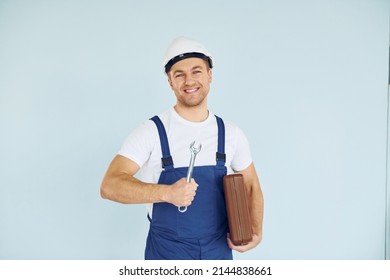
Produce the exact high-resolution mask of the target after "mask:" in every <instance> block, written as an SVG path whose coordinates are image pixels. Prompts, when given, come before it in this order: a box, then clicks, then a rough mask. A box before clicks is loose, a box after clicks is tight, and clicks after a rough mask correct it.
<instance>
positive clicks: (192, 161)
mask: <svg viewBox="0 0 390 280" xmlns="http://www.w3.org/2000/svg"><path fill="white" fill-rule="evenodd" d="M201 149H202V144H199V146H197V147H195V141H193V142H192V143H191V145H190V151H191V159H190V165H189V167H188V172H187V178H186V181H187V183H189V182H191V179H192V172H193V171H194V165H195V158H196V155H197V154H198V153H199V152H200V150H201ZM177 209H178V210H179V212H181V213H184V212H186V211H187V206H179V207H177Z"/></svg>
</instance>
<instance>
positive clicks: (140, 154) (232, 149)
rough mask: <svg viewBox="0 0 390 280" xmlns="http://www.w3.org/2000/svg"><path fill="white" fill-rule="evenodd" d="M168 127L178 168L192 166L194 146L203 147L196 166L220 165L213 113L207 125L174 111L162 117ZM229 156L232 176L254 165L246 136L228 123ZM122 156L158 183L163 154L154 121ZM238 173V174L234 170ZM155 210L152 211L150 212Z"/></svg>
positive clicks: (145, 177)
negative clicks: (217, 158)
mask: <svg viewBox="0 0 390 280" xmlns="http://www.w3.org/2000/svg"><path fill="white" fill-rule="evenodd" d="M159 118H160V119H161V121H162V123H163V124H164V127H165V130H166V133H167V137H168V142H169V149H170V152H171V156H172V159H173V164H174V167H186V166H188V165H189V162H190V157H191V152H190V144H191V143H192V142H193V141H196V145H198V144H199V143H201V144H202V149H201V151H200V152H199V153H198V154H197V156H196V160H195V166H205V165H216V152H217V146H218V126H217V120H216V118H215V116H214V115H213V114H212V113H211V112H209V116H208V118H207V119H206V120H205V121H203V122H190V121H187V120H185V119H183V118H182V117H180V116H179V115H178V114H177V112H176V111H175V110H174V109H173V108H172V109H171V110H169V111H166V112H164V113H162V114H161V115H159ZM224 124H225V154H226V167H227V170H228V174H231V173H233V172H234V171H241V170H244V169H245V168H247V167H248V166H249V165H250V164H251V163H252V156H251V153H250V148H249V144H248V141H247V138H246V136H245V135H244V133H243V132H242V131H241V130H240V129H239V128H238V127H237V126H236V125H234V124H232V123H230V122H228V121H225V120H224ZM118 154H119V155H121V156H124V157H126V158H129V159H131V160H132V161H134V162H135V163H137V164H138V166H139V167H140V171H139V173H138V174H137V177H138V178H139V179H140V180H141V181H143V182H146V183H157V182H158V179H159V177H160V173H161V172H162V170H163V169H162V163H161V158H162V151H161V145H160V138H159V134H158V130H157V126H156V125H155V123H154V122H153V121H151V120H147V121H145V122H143V123H142V124H141V125H140V126H138V127H137V128H136V129H135V130H134V131H133V132H132V133H131V134H130V135H129V136H128V137H127V139H126V140H125V142H124V143H123V145H122V147H121V148H120V150H119V151H118ZM233 170H234V171H233ZM150 210H151V209H149V211H150ZM150 214H151V213H150Z"/></svg>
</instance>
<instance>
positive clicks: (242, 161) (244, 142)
mask: <svg viewBox="0 0 390 280" xmlns="http://www.w3.org/2000/svg"><path fill="white" fill-rule="evenodd" d="M235 136H236V143H235V144H236V149H235V153H234V156H233V159H232V163H231V167H232V169H233V170H234V171H237V172H238V171H242V170H244V169H246V168H247V167H248V166H249V165H250V164H251V163H252V155H251V150H250V146H249V142H248V139H247V137H246V136H245V134H244V132H243V131H242V130H241V129H240V128H238V127H236V135H235Z"/></svg>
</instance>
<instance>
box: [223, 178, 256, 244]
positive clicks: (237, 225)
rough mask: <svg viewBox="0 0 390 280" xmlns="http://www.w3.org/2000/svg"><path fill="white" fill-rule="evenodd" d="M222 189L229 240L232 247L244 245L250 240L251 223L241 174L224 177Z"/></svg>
mask: <svg viewBox="0 0 390 280" xmlns="http://www.w3.org/2000/svg"><path fill="white" fill-rule="evenodd" d="M223 187H224V191H225V201H226V210H227V216H228V222H229V231H230V239H231V240H232V242H233V244H234V245H244V244H246V243H248V242H249V241H251V240H252V223H251V216H250V212H249V207H248V198H247V193H246V188H245V184H244V178H243V176H242V174H231V175H226V176H225V177H224V178H223Z"/></svg>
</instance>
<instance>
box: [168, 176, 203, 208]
mask: <svg viewBox="0 0 390 280" xmlns="http://www.w3.org/2000/svg"><path fill="white" fill-rule="evenodd" d="M197 188H198V184H197V183H196V182H195V180H194V179H191V182H189V183H187V181H186V178H182V179H180V180H178V181H177V182H176V183H174V184H173V185H170V186H169V187H168V188H167V193H166V196H165V201H166V202H168V203H171V204H173V205H175V206H177V207H179V206H190V205H191V203H192V201H193V200H194V198H195V195H196V189H197Z"/></svg>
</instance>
